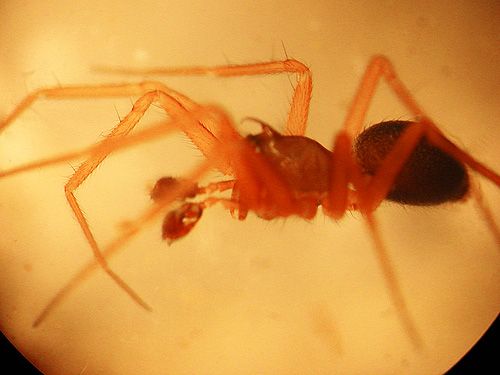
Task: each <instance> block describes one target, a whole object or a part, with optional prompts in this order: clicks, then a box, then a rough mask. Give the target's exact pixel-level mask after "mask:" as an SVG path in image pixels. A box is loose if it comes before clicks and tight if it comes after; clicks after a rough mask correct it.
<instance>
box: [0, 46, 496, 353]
mask: <svg viewBox="0 0 500 375" xmlns="http://www.w3.org/2000/svg"><path fill="white" fill-rule="evenodd" d="M108 71H111V72H117V73H121V74H139V73H142V74H165V75H173V74H184V75H215V76H220V77H224V76H240V75H260V74H275V73H295V74H297V84H296V86H295V90H294V94H293V97H292V102H291V107H290V111H289V114H288V119H287V122H286V130H285V134H279V133H278V132H276V131H275V130H274V129H273V128H271V127H270V126H269V125H267V124H265V123H261V126H262V132H261V133H259V134H257V135H250V136H248V137H247V138H243V137H242V136H241V135H240V134H239V133H237V132H236V130H235V128H234V126H233V123H232V121H231V120H230V119H229V117H228V116H227V115H226V113H225V112H224V111H222V110H221V109H219V108H216V107H213V106H201V105H199V104H197V103H195V102H194V101H192V100H191V99H189V98H187V97H186V96H184V95H182V94H180V93H179V92H177V91H174V90H172V89H170V88H169V87H167V86H166V85H164V84H162V83H159V82H156V81H147V82H142V83H138V84H122V85H98V86H66V87H64V86H63V87H54V88H48V89H42V90H38V91H36V92H34V93H33V94H31V95H29V96H28V97H26V98H25V99H24V100H23V101H22V102H21V103H20V104H19V105H18V106H17V107H16V108H15V109H14V110H13V112H12V113H11V114H10V115H9V116H8V117H7V119H6V120H5V122H4V123H3V124H1V125H0V131H1V130H2V129H3V128H5V127H6V126H8V125H9V124H10V123H11V122H13V121H14V120H15V119H16V118H18V117H19V116H20V115H21V113H22V112H23V111H25V110H26V109H27V108H28V107H29V106H30V105H31V104H32V103H33V102H34V101H35V100H37V99H39V98H50V99H70V98H75V99H77V98H89V97H91V98H97V97H117V96H138V97H139V99H137V101H136V102H135V103H134V106H133V108H132V110H131V111H130V112H129V113H128V115H127V116H125V117H124V118H123V119H122V120H121V121H120V122H119V124H118V125H117V126H116V127H115V128H114V129H113V131H112V132H111V133H110V134H109V135H108V136H107V137H106V138H105V139H104V140H103V141H101V142H99V143H98V144H96V145H93V146H91V147H89V148H86V149H83V150H79V151H75V152H71V153H68V154H65V155H60V156H56V157H54V158H50V159H46V160H41V161H38V162H33V163H30V164H28V165H24V166H21V167H18V168H14V169H11V170H7V171H3V172H0V177H6V176H9V175H13V174H15V173H20V172H24V171H28V170H31V169H33V168H37V167H42V166H47V165H52V164H55V163H60V162H65V161H67V160H71V159H75V158H81V157H86V158H87V159H86V160H85V161H84V162H83V163H82V164H81V165H80V166H79V167H78V168H77V169H76V171H75V173H74V174H73V175H72V176H71V178H70V179H69V181H68V182H67V184H66V185H65V193H66V198H67V200H68V203H69V205H70V207H71V208H72V210H73V212H74V214H75V216H76V219H77V221H78V223H79V225H80V227H81V228H82V230H83V233H84V235H85V237H86V239H87V241H88V243H89V245H90V247H91V248H92V250H93V253H94V256H95V261H94V262H91V263H89V264H88V265H87V266H86V267H85V268H84V269H82V270H81V271H80V272H79V273H78V274H77V275H76V276H75V277H74V278H73V279H72V280H71V281H70V282H69V283H68V284H67V285H66V286H65V287H64V288H63V289H62V290H61V291H60V292H59V293H58V294H57V295H56V296H55V297H54V298H53V299H52V300H51V301H50V302H49V304H48V305H47V307H46V308H45V310H44V311H43V312H42V313H41V314H40V315H39V317H38V318H37V319H36V321H35V323H34V325H35V326H36V325H38V324H40V323H41V322H42V321H43V320H44V319H45V318H46V316H47V315H48V314H49V313H50V311H52V309H54V308H55V307H56V306H57V305H58V304H60V303H61V302H62V301H63V300H64V298H65V297H66V295H67V294H68V293H69V292H71V291H72V290H73V289H74V288H75V287H76V286H77V285H78V284H79V282H80V281H81V280H83V279H84V278H85V277H86V276H87V275H88V273H89V272H91V271H92V270H93V269H95V268H96V266H97V265H100V266H101V267H102V268H103V269H104V270H105V271H106V272H107V273H108V274H109V276H111V277H112V278H113V280H115V281H116V282H117V283H118V284H119V286H120V287H121V288H122V289H124V290H125V291H126V292H127V293H128V294H129V295H130V296H131V297H132V298H133V299H134V300H135V301H136V302H138V303H139V304H140V305H142V306H143V307H145V308H146V309H149V306H148V305H147V304H146V303H145V302H144V301H143V300H142V299H141V298H140V297H139V296H138V295H137V294H136V293H135V292H134V291H133V290H132V289H131V288H130V287H129V286H128V285H127V284H126V283H125V282H124V281H123V280H121V278H120V277H119V276H118V275H116V274H115V273H114V272H113V271H112V270H111V269H110V268H109V266H108V263H107V259H108V258H109V257H110V256H111V255H112V254H114V253H116V252H117V251H118V250H119V249H120V248H121V247H122V245H123V244H124V243H125V242H126V241H127V240H129V239H130V238H131V237H132V236H134V235H135V234H136V233H137V232H138V231H139V230H140V229H141V228H142V227H143V226H144V225H145V224H146V223H148V222H150V221H152V220H153V219H154V218H156V217H158V215H161V214H162V213H163V214H164V213H165V212H167V215H166V217H165V219H164V224H163V237H164V238H165V239H167V240H169V241H170V242H171V241H173V240H175V239H177V238H180V237H183V236H185V235H187V234H188V233H189V231H190V230H192V228H193V227H194V225H195V224H196V223H197V221H198V220H199V219H200V217H201V214H202V212H203V209H205V208H207V207H209V206H211V205H213V204H216V203H221V204H222V205H223V206H224V207H225V208H227V209H229V210H230V211H231V213H232V214H233V216H235V217H237V218H238V219H240V220H243V219H244V218H245V217H246V216H247V213H248V212H249V211H252V212H254V213H256V214H257V215H258V216H259V217H261V218H263V219H265V220H271V219H274V218H277V217H288V216H291V215H297V216H299V217H302V218H304V219H310V218H312V217H314V216H315V215H316V211H317V208H318V206H321V207H322V210H323V212H324V213H325V214H326V215H327V216H329V217H331V218H333V219H335V220H337V219H340V218H341V217H342V216H343V215H344V213H345V212H346V211H347V210H358V211H360V212H361V213H362V215H363V217H364V219H365V221H366V223H367V224H368V228H369V230H370V232H371V236H372V239H373V243H374V248H375V251H376V254H377V258H378V261H379V263H380V265H381V269H382V272H383V275H384V278H385V281H386V284H387V287H388V290H389V293H390V295H391V298H392V301H393V304H394V306H395V308H396V310H397V313H398V316H399V318H400V320H401V322H402V325H403V326H404V328H405V330H406V332H407V334H408V336H409V338H410V339H411V340H412V341H413V343H414V344H415V345H417V346H418V345H420V337H419V334H418V330H417V328H416V325H415V323H414V322H413V320H412V318H411V317H410V314H409V311H408V309H407V306H406V303H405V299H404V296H403V293H402V291H401V288H400V286H399V284H398V279H397V277H396V275H395V273H394V271H393V269H392V266H391V264H390V260H389V258H388V256H387V255H386V251H385V248H384V245H383V242H382V238H381V236H380V233H379V230H378V226H377V223H376V221H375V217H374V214H373V212H374V211H375V209H376V208H377V207H378V206H379V205H380V204H381V202H382V201H383V200H384V199H389V200H392V201H396V202H399V203H401V204H409V205H437V204H441V203H444V202H448V201H458V200H463V199H465V198H467V197H468V196H470V195H472V196H474V198H475V199H476V200H477V202H478V204H479V207H480V208H481V210H482V212H483V216H484V218H485V221H486V223H487V225H488V226H489V228H490V230H491V231H492V233H493V234H494V236H495V239H496V241H497V243H498V244H499V245H500V231H499V230H498V227H497V225H496V224H495V222H494V221H493V219H492V215H491V213H490V211H489V209H488V207H487V206H486V204H485V203H484V202H483V200H482V196H481V194H480V192H479V190H478V189H477V188H476V187H475V184H474V183H473V180H472V176H470V175H469V172H468V168H471V169H473V170H475V171H476V172H478V173H480V174H482V175H483V176H484V177H486V178H487V179H489V180H491V181H492V182H493V183H494V184H496V185H497V186H498V187H500V176H499V175H498V174H497V173H495V172H493V171H492V170H491V169H489V168H488V167H486V166H485V165H483V164H482V163H480V162H478V161H476V160H475V159H474V158H473V157H472V156H471V155H469V154H468V153H467V152H465V151H463V150H461V149H460V148H459V147H457V146H456V145H454V144H453V143H452V142H451V141H449V140H448V139H447V138H446V137H445V136H444V135H443V134H442V133H441V131H440V130H439V129H438V128H437V126H436V125H435V124H434V123H433V121H432V120H430V118H429V117H427V116H426V115H425V114H424V112H423V110H422V109H421V108H420V107H419V105H417V103H416V102H415V100H414V99H413V97H412V95H411V94H410V93H409V91H408V90H407V88H406V87H405V85H404V84H403V83H402V81H401V80H400V79H399V78H398V77H397V76H396V73H395V71H394V68H393V66H392V64H391V63H390V62H389V60H388V59H387V58H386V57H384V56H374V57H373V58H372V59H371V61H370V63H369V65H368V67H367V69H366V72H365V74H364V76H363V78H362V80H361V83H360V85H359V88H358V91H357V93H356V95H355V97H354V100H353V102H352V104H351V107H350V110H349V112H348V115H347V118H346V120H345V122H344V125H343V127H342V129H341V130H340V131H339V132H338V133H337V135H336V136H335V141H334V146H333V150H332V151H329V150H327V149H326V148H324V147H323V146H321V145H320V144H319V143H317V142H316V141H314V140H312V139H310V138H307V137H305V136H304V133H305V130H306V123H307V117H308V111H309V102H310V98H311V91H312V77H311V73H310V71H309V69H308V68H307V67H306V66H305V65H303V64H302V63H300V62H298V61H295V60H285V61H278V62H269V63H260V64H251V65H230V66H219V67H211V68H204V67H194V68H178V69H166V70H149V71H130V70H125V69H108ZM381 77H384V78H385V79H386V81H387V83H388V84H389V86H390V87H391V89H392V90H393V91H394V93H395V94H396V95H397V97H398V98H399V99H400V100H401V101H402V103H403V104H404V105H405V106H406V107H407V108H408V110H409V111H410V112H411V113H412V115H413V116H415V120H414V121H386V122H382V123H379V124H376V125H373V126H371V127H369V128H368V129H367V130H365V131H363V132H361V129H362V126H363V122H364V118H365V115H366V112H367V110H368V107H369V104H370V101H371V99H372V97H373V94H374V91H375V89H376V86H377V84H378V82H379V80H380V78H381ZM153 103H158V104H159V105H160V106H161V107H162V108H163V109H164V110H165V112H166V113H167V115H168V116H169V117H170V119H169V120H168V121H165V122H162V123H161V124H159V125H156V126H153V127H151V128H149V129H147V130H143V131H140V132H137V133H135V134H130V135H129V132H130V131H131V130H132V129H133V128H134V127H135V126H136V125H137V124H138V122H139V121H140V120H141V118H142V117H143V115H144V113H145V112H146V110H147V109H148V108H149V107H150V106H151V104H153ZM175 130H181V131H182V132H184V133H185V134H186V135H187V136H188V137H189V138H190V139H191V141H192V142H193V143H194V144H195V145H196V147H197V148H198V149H200V151H201V152H202V153H203V154H204V156H205V157H206V160H205V161H204V162H201V163H200V165H199V166H198V167H197V168H195V170H194V171H193V172H192V173H190V174H189V175H188V176H187V177H184V178H173V177H165V178H162V179H160V180H158V182H157V184H156V186H155V188H154V189H153V191H152V193H151V196H152V198H153V199H154V201H155V204H153V205H152V206H151V207H150V208H149V209H148V210H146V211H145V212H143V213H142V214H141V215H140V216H139V217H138V218H137V219H136V220H135V221H133V222H131V223H130V224H129V225H128V226H127V228H126V229H125V230H124V232H123V233H122V234H121V235H119V236H118V237H117V238H116V240H115V241H113V242H112V243H110V244H108V245H107V246H106V247H104V248H103V249H101V248H100V247H99V246H98V244H97V242H96V240H95V238H94V235H93V233H92V231H91V229H90V227H89V224H88V222H87V220H86V218H85V216H84V215H83V213H82V210H81V208H80V206H79V204H78V202H77V200H76V197H75V191H76V189H77V188H78V187H79V186H80V185H81V184H82V183H83V182H84V181H85V180H86V179H87V177H88V176H89V175H90V174H91V173H92V172H93V171H94V170H95V169H96V167H97V166H98V165H99V164H100V163H101V162H102V161H103V160H104V159H105V158H106V157H107V156H108V155H109V154H110V153H111V152H113V151H115V150H118V149H122V148H126V147H131V146H134V145H137V144H140V143H144V142H147V141H148V140H151V139H154V138H157V137H160V136H164V135H166V134H169V133H171V132H173V131H175ZM467 167H468V168H467ZM213 168H216V169H218V170H219V171H220V172H222V173H223V174H225V175H227V176H230V177H231V179H229V180H224V181H217V182H213V183H211V184H209V185H207V186H206V187H198V185H197V181H198V180H199V178H200V177H201V176H202V175H203V174H204V173H205V172H207V171H208V170H209V169H213ZM225 190H232V195H231V197H230V198H221V197H217V196H215V195H214V194H213V193H216V192H221V191H225ZM200 194H205V195H208V197H206V198H205V199H202V200H196V197H197V196H198V195H200ZM174 201H176V202H174ZM174 203H176V204H177V206H175V207H173V206H172V205H173V204H174Z"/></svg>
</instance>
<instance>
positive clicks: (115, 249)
mask: <svg viewBox="0 0 500 375" xmlns="http://www.w3.org/2000/svg"><path fill="white" fill-rule="evenodd" d="M207 116H210V118H212V119H214V120H216V121H221V124H220V128H221V129H223V131H222V134H221V137H222V139H224V142H221V143H220V144H219V145H214V148H217V149H218V150H219V154H218V155H219V156H218V157H217V156H213V157H211V158H207V160H206V161H204V162H202V163H200V164H199V165H198V166H197V167H196V168H195V169H194V170H193V171H192V172H191V173H190V174H188V176H187V177H185V178H183V179H181V180H179V183H178V184H176V185H175V186H174V187H173V188H172V189H169V190H168V191H167V193H166V195H164V196H162V198H161V199H160V200H158V201H157V202H156V203H155V204H153V205H151V207H149V208H148V209H146V210H145V211H144V212H143V213H142V214H141V215H140V216H139V217H138V218H137V219H135V220H133V221H130V222H128V223H127V225H126V227H124V230H123V232H122V233H121V234H120V235H119V236H118V237H117V238H115V240H113V241H112V242H111V243H109V244H108V245H106V246H105V247H104V248H103V249H102V251H100V254H101V257H102V259H104V260H105V261H107V260H108V259H109V258H110V257H111V256H114V255H116V254H117V253H119V251H120V250H121V249H123V246H124V245H125V244H126V243H127V242H128V241H129V240H130V239H131V238H133V237H134V236H135V235H136V234H137V233H139V231H140V230H141V229H142V228H144V226H146V225H148V224H150V223H152V222H154V220H155V219H156V218H158V216H160V215H161V214H163V213H164V212H165V211H167V210H168V207H169V206H170V205H171V204H172V202H173V201H174V200H176V199H177V198H178V197H183V196H186V194H189V191H190V190H192V187H193V184H194V183H196V181H198V180H199V179H200V178H201V176H202V175H203V174H204V173H206V172H207V171H208V170H209V169H211V168H213V167H214V166H215V165H217V164H218V159H220V158H227V157H228V156H229V155H231V154H229V153H234V152H235V150H237V149H238V147H239V146H241V145H242V144H243V145H246V142H245V141H244V139H243V138H242V137H241V136H239V135H237V134H238V133H236V132H235V131H234V129H233V128H232V123H231V122H230V120H229V118H228V117H227V115H225V113H224V112H223V111H221V110H219V109H217V108H214V107H199V108H197V109H196V110H195V111H193V112H187V111H186V112H185V115H184V116H183V117H179V118H178V119H175V120H172V122H173V123H174V124H175V125H176V126H177V127H178V128H185V127H190V126H196V123H198V122H199V121H201V120H202V119H205V118H206V117H207ZM124 120H125V118H124ZM180 123H182V124H180ZM231 129H232V130H231ZM132 137H134V135H132V136H129V137H128V138H132ZM237 137H239V138H237ZM128 138H125V141H126V140H127V139H128ZM228 139H229V140H232V141H233V142H229V143H228V142H227V140H228ZM109 142H113V141H112V140H111V141H109ZM240 142H243V143H240ZM111 144H112V143H111ZM216 146H217V147H216ZM247 153H249V155H251V154H255V155H256V153H255V152H254V151H253V150H251V149H249V150H244V152H243V155H242V156H241V158H242V159H244V157H245V155H246V156H248V155H247ZM211 155H215V153H211ZM256 160H257V161H258V160H259V158H258V157H257V158H256ZM254 161H255V160H254ZM236 165H237V166H238V168H237V169H236V171H237V172H238V173H239V174H240V175H241V176H242V178H251V177H252V176H255V174H256V173H258V172H256V171H255V170H253V169H252V168H250V167H251V165H252V164H251V163H250V164H243V166H242V167H241V166H240V163H236ZM247 169H248V171H247ZM240 171H241V172H240ZM265 171H266V172H268V170H267V169H266V170H265ZM247 175H250V176H247ZM257 176H258V174H257ZM263 179H264V181H265V182H268V181H274V179H273V178H272V177H271V178H270V179H266V178H265V177H263ZM262 183H263V182H262V179H259V181H258V182H256V183H253V185H252V186H251V187H250V188H249V192H250V193H252V192H253V194H257V193H258V190H257V189H259V188H260V187H261V184H262ZM231 185H232V182H228V183H227V186H226V184H225V183H222V184H220V185H217V184H214V185H208V186H207V191H206V193H211V192H213V191H217V190H220V191H222V190H226V188H228V187H229V188H230V187H231ZM278 185H279V187H281V188H282V189H284V187H283V186H281V185H280V183H279V182H278ZM281 193H283V190H281ZM286 195H288V196H289V195H290V193H289V192H287V194H286ZM285 200H286V198H285ZM219 201H220V202H221V203H222V204H223V205H224V206H225V207H226V208H228V209H230V210H232V209H239V207H240V204H239V203H236V202H234V201H233V200H222V199H221V200H217V199H211V198H208V199H207V201H206V202H205V203H204V204H206V205H207V207H208V206H211V205H213V204H215V203H217V202H219ZM250 202H251V203H254V204H257V205H259V204H262V203H261V202H260V201H259V200H258V199H257V198H256V197H253V198H252V199H251V200H250ZM259 207H260V206H259ZM288 208H289V209H290V207H288ZM98 265H100V262H99V259H98V258H97V257H95V258H94V259H92V260H90V261H89V263H87V265H86V266H84V267H83V268H82V269H81V270H80V271H79V272H78V273H77V274H76V275H75V276H74V277H73V278H72V279H71V280H70V281H69V282H68V283H67V284H66V285H65V286H64V287H63V288H62V289H61V290H60V291H59V292H58V293H57V294H56V295H55V296H54V297H53V298H52V299H51V300H50V301H49V303H48V304H47V306H46V307H45V309H44V310H43V311H42V312H41V313H40V315H39V316H38V317H37V318H36V320H35V322H34V326H38V325H40V324H41V323H42V322H43V321H44V320H45V319H46V318H47V316H48V315H49V314H50V313H51V312H52V311H53V310H54V309H55V308H57V307H58V306H59V305H60V304H61V303H62V302H63V301H64V300H65V298H66V297H67V296H68V295H69V294H70V293H71V292H72V291H73V290H74V289H75V288H76V287H77V286H78V285H80V283H81V282H83V281H84V280H85V279H87V278H88V277H89V276H90V275H91V274H92V273H93V272H94V271H95V270H96V269H97V268H98V267H97V266H98Z"/></svg>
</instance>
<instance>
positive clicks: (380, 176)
mask: <svg viewBox="0 0 500 375" xmlns="http://www.w3.org/2000/svg"><path fill="white" fill-rule="evenodd" d="M381 77H384V78H385V79H386V81H387V82H388V84H389V86H390V87H391V89H392V90H393V91H394V93H395V94H396V96H397V97H398V98H399V99H400V100H401V102H402V103H403V104H405V105H406V107H407V108H408V109H409V110H410V112H411V113H412V114H413V115H415V116H416V117H417V118H418V120H417V122H416V123H415V124H414V125H412V126H410V127H409V128H408V129H407V130H406V131H405V132H404V133H403V134H402V135H401V136H400V137H399V139H398V141H397V142H396V144H395V146H394V148H393V150H392V151H391V152H390V153H389V154H388V155H387V156H386V158H385V160H384V161H383V163H382V164H381V166H380V168H379V170H378V171H377V173H376V174H375V175H374V176H373V177H371V178H370V179H369V180H367V179H366V178H363V176H362V175H361V171H360V168H359V167H358V166H357V165H355V164H354V163H353V162H352V161H350V160H348V159H349V158H351V157H350V153H351V147H352V143H353V141H354V139H355V137H356V136H357V134H358V133H359V132H360V130H361V127H362V126H363V123H364V119H365V116H366V112H367V110H368V107H369V105H370V102H371V99H372V97H373V95H374V92H375V89H376V86H377V84H378V82H379V81H380V78H381ZM423 136H425V137H427V139H428V140H429V141H430V142H432V143H433V144H435V145H436V146H437V147H439V148H441V149H442V150H443V151H445V152H447V153H449V154H450V155H451V156H453V157H454V158H455V159H456V160H458V161H460V162H462V163H464V164H467V165H468V166H469V167H471V168H472V169H474V170H475V171H477V172H478V173H480V174H482V175H483V176H484V177H486V178H488V179H489V180H491V181H492V182H493V183H495V184H496V185H497V186H499V187H500V176H499V175H498V174H496V173H495V172H493V171H492V170H491V169H489V168H488V167H486V166H485V165H483V164H481V163H479V162H478V161H476V160H475V159H474V158H472V157H471V156H470V155H469V154H468V153H466V152H465V151H463V150H461V149H459V148H458V147H457V146H456V145H454V144H453V143H452V142H450V141H449V140H448V139H447V138H446V137H445V136H444V135H443V134H442V133H441V131H439V129H438V128H437V127H436V125H435V124H434V123H433V122H432V121H431V120H430V119H429V118H428V117H426V116H425V114H424V112H423V110H422V109H421V108H420V107H419V106H418V104H417V103H416V101H415V100H414V99H413V97H412V95H411V94H410V92H409V91H408V89H407V88H406V87H405V86H404V84H403V83H402V81H401V80H400V79H399V78H398V77H397V75H396V73H395V71H394V68H393V66H392V64H391V63H390V62H389V61H388V60H387V58H385V57H384V56H375V57H374V58H372V60H371V62H370V64H369V66H368V68H367V70H366V72H365V75H364V77H363V79H362V81H361V83H360V86H359V89H358V92H357V94H356V96H355V98H354V101H353V103H352V106H351V108H350V110H349V112H348V115H347V118H346V120H345V123H344V127H343V129H342V131H341V132H340V133H339V134H338V135H337V137H336V142H335V148H334V153H333V168H332V170H333V171H332V180H331V190H330V202H329V204H330V207H329V209H330V210H332V213H333V214H334V215H336V216H337V217H338V216H341V214H342V213H343V211H345V210H346V209H347V208H348V204H351V203H352V202H349V199H348V193H349V189H348V184H347V183H346V182H351V183H352V184H353V185H354V186H355V188H356V192H355V193H356V194H355V195H356V205H357V207H356V208H357V209H359V210H360V212H361V213H362V214H363V216H364V218H365V220H366V223H367V226H368V229H369V231H370V233H371V236H372V239H373V242H374V246H375V249H376V255H377V259H378V261H379V264H380V266H381V269H382V273H383V275H384V278H385V281H386V285H387V288H388V290H389V292H390V294H391V298H392V300H393V304H394V306H395V308H396V310H397V312H398V315H399V317H400V320H401V322H402V324H403V326H404V328H405V330H406V332H407V334H408V336H409V337H410V339H411V340H412V342H413V343H414V344H415V346H416V347H420V346H421V345H422V341H421V338H420V335H419V334H418V330H417V328H416V325H415V323H414V321H413V319H412V318H411V315H410V313H409V310H408V307H407V304H406V301H405V298H404V295H403V293H402V290H401V286H400V283H399V281H398V278H397V276H396V273H395V271H394V268H393V266H392V265H391V262H390V258H389V256H388V254H387V251H386V248H385V246H384V244H383V241H382V236H381V234H380V231H379V229H378V228H379V227H378V224H377V222H376V220H375V216H374V210H375V209H376V208H377V207H378V206H379V205H380V204H381V202H382V201H383V200H384V199H385V197H386V196H387V194H388V192H389V190H390V189H391V188H392V186H393V184H394V181H395V179H396V177H397V175H398V174H399V171H400V170H401V168H402V167H403V165H404V164H405V162H406V160H408V158H409V157H410V155H411V153H412V151H413V150H414V148H415V147H416V145H417V144H418V143H419V141H420V139H421V138H422V137H423ZM335 176H336V178H338V181H336V180H335V179H333V178H335ZM471 191H472V194H473V196H474V197H475V198H476V201H477V203H478V206H479V208H480V209H481V211H482V212H483V217H484V219H485V221H486V223H487V225H488V227H489V228H490V230H491V231H492V233H493V235H494V236H495V239H496V241H497V242H498V244H499V246H500V230H499V229H498V226H497V225H496V224H495V222H494V221H493V218H492V214H491V211H490V210H489V208H488V207H487V205H486V204H485V203H484V201H483V199H482V196H481V195H480V192H479V190H478V189H477V188H476V187H475V184H473V185H472V186H471Z"/></svg>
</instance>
